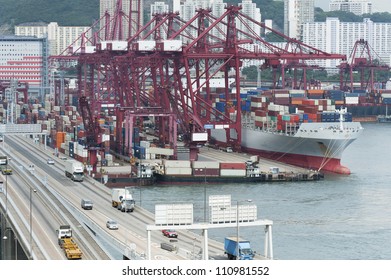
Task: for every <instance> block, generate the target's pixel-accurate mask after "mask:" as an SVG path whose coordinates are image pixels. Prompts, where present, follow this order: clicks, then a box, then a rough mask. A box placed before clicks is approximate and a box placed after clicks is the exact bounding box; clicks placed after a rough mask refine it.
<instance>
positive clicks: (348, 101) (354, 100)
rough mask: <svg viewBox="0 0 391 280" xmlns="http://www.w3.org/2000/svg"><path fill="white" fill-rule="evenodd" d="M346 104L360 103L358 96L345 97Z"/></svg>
mask: <svg viewBox="0 0 391 280" xmlns="http://www.w3.org/2000/svg"><path fill="white" fill-rule="evenodd" d="M345 103H346V104H358V97H345Z"/></svg>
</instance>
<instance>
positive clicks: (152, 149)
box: [149, 147, 174, 156]
mask: <svg viewBox="0 0 391 280" xmlns="http://www.w3.org/2000/svg"><path fill="white" fill-rule="evenodd" d="M149 152H150V153H151V154H156V155H166V156H172V155H174V150H173V149H165V148H158V147H150V148H149Z"/></svg>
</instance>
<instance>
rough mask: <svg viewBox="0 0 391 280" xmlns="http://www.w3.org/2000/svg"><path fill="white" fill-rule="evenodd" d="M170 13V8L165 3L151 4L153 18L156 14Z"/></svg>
mask: <svg viewBox="0 0 391 280" xmlns="http://www.w3.org/2000/svg"><path fill="white" fill-rule="evenodd" d="M167 12H169V6H168V4H166V3H165V2H155V3H152V4H151V15H150V16H151V18H152V17H153V15H154V14H163V13H167Z"/></svg>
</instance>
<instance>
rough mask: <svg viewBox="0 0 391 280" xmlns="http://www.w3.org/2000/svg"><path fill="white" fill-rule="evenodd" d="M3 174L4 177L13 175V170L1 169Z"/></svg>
mask: <svg viewBox="0 0 391 280" xmlns="http://www.w3.org/2000/svg"><path fill="white" fill-rule="evenodd" d="M1 173H2V174H3V175H12V169H11V168H5V167H4V168H1Z"/></svg>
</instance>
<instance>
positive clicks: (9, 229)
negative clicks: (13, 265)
mask: <svg viewBox="0 0 391 280" xmlns="http://www.w3.org/2000/svg"><path fill="white" fill-rule="evenodd" d="M7 231H9V232H11V235H12V230H11V228H7V229H6V230H5V231H4V235H3V240H4V241H5V240H7V239H8V236H7ZM13 235H14V241H15V243H14V246H15V260H17V259H18V239H17V238H16V235H15V234H13ZM4 247H5V246H4ZM2 250H3V251H4V250H5V248H3V249H2ZM4 256H5V254H4Z"/></svg>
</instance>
